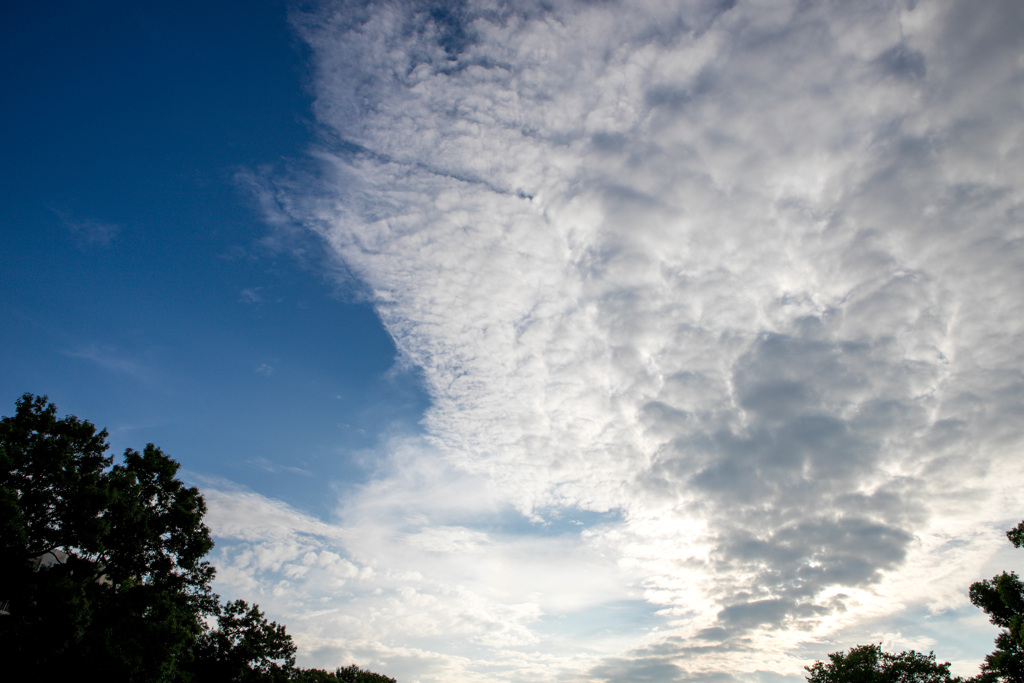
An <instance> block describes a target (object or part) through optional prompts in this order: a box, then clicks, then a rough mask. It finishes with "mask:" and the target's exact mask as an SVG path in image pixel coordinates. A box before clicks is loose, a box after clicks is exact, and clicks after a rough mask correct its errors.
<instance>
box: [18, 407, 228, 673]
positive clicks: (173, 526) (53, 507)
mask: <svg viewBox="0 0 1024 683" xmlns="http://www.w3.org/2000/svg"><path fill="white" fill-rule="evenodd" d="M106 437H107V432H106V431H105V430H102V431H97V430H96V428H95V426H93V424H92V423H90V422H88V421H85V420H79V419H78V418H77V417H75V416H73V415H69V416H66V417H64V418H63V419H58V417H57V409H56V406H54V405H53V404H52V403H50V402H49V401H48V400H47V398H46V397H45V396H43V397H34V396H32V395H31V394H25V395H24V396H23V397H22V398H21V399H19V400H18V401H17V410H16V413H15V415H14V416H13V417H5V418H3V420H0V512H2V513H3V523H2V526H0V591H2V592H3V593H4V594H3V595H0V601H3V602H5V603H6V610H5V611H6V612H7V614H5V615H3V617H2V619H0V653H3V654H4V655H7V656H6V657H5V658H4V661H5V662H12V663H16V664H17V665H18V666H20V667H22V668H23V669H24V670H26V671H29V670H33V669H36V670H38V667H41V666H47V667H54V666H61V665H73V666H78V667H81V666H83V665H85V666H89V667H90V668H95V669H96V670H103V671H105V672H106V673H107V674H108V675H109V676H111V677H113V678H120V679H124V680H153V681H164V680H175V679H176V678H177V677H178V676H179V675H180V673H181V667H182V665H183V664H184V663H186V662H187V661H188V660H189V659H191V650H192V645H193V643H194V642H195V639H196V638H197V637H198V636H199V634H200V633H201V632H202V630H203V621H202V616H203V614H204V613H205V612H206V611H208V610H209V609H210V606H211V605H214V604H215V603H216V598H215V596H213V594H212V592H211V591H210V581H211V580H212V578H213V573H214V571H213V568H212V567H211V566H210V565H209V563H208V562H205V561H203V559H202V558H203V556H204V555H206V553H207V552H208V551H209V550H210V548H212V547H213V541H212V540H211V538H210V532H209V529H207V528H206V526H205V525H203V523H202V519H203V515H204V514H205V512H206V505H205V503H204V502H203V498H202V496H201V495H200V494H199V491H198V490H197V489H195V488H189V487H186V486H185V485H184V484H182V483H181V481H179V480H178V479H177V478H175V475H176V474H177V471H178V467H179V466H178V463H176V462H175V461H173V460H172V459H170V458H169V457H167V456H166V455H165V454H164V453H163V452H162V451H161V450H160V449H159V448H156V447H155V446H153V445H152V444H150V445H148V446H146V448H145V450H144V451H143V453H141V454H140V453H138V452H136V451H132V450H128V451H126V452H125V454H124V458H123V463H119V464H116V465H114V464H113V459H112V458H110V457H108V456H107V455H106V451H107V449H108V446H107V442H106Z"/></svg>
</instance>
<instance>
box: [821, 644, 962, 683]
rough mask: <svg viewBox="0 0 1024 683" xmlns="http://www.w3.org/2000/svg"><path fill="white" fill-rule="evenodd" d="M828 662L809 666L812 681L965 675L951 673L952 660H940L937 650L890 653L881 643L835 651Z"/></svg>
mask: <svg viewBox="0 0 1024 683" xmlns="http://www.w3.org/2000/svg"><path fill="white" fill-rule="evenodd" d="M828 658H829V662H828V663H827V664H826V663H823V662H815V663H814V666H808V667H804V668H805V669H807V680H808V682H809V683H951V682H955V681H962V680H963V679H961V678H959V677H957V676H952V675H951V674H950V673H949V662H946V663H944V664H939V663H937V662H936V661H935V654H934V653H929V654H927V655H925V654H921V653H920V652H914V651H913V650H911V651H910V652H901V653H899V654H891V653H889V652H885V651H884V650H882V648H881V647H880V646H878V645H860V646H857V647H855V648H852V649H851V650H850V651H849V652H848V653H847V652H833V653H832V654H830V655H829V656H828Z"/></svg>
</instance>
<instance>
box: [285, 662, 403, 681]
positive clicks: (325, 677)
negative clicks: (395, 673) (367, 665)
mask: <svg viewBox="0 0 1024 683" xmlns="http://www.w3.org/2000/svg"><path fill="white" fill-rule="evenodd" d="M292 680H293V681H296V682H297V683H396V681H395V679H394V678H389V677H387V676H383V675H381V674H375V673H373V672H372V671H367V670H366V669H360V668H359V667H358V666H356V665H355V664H350V665H349V666H346V667H342V668H340V669H337V670H336V671H334V672H333V673H328V672H326V671H324V670H323V669H302V670H298V671H296V673H295V675H294V676H293V677H292Z"/></svg>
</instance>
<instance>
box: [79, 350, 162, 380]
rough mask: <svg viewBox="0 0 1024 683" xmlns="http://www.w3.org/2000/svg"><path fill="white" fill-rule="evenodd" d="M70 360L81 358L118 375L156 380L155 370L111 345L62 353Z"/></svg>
mask: <svg viewBox="0 0 1024 683" xmlns="http://www.w3.org/2000/svg"><path fill="white" fill-rule="evenodd" d="M62 353H63V354H64V355H65V356H68V357H70V358H80V359H82V360H87V361H90V362H92V363H95V364H96V365H98V366H100V367H101V368H104V369H106V370H110V371H113V372H116V373H121V374H125V375H129V376H130V377H133V378H135V379H137V380H142V381H149V380H151V379H153V378H154V373H155V371H154V369H153V368H151V367H150V366H149V365H147V364H146V363H145V362H144V361H142V360H139V359H138V358H136V357H135V356H133V355H131V354H127V353H125V352H123V351H121V350H119V349H117V348H115V347H113V346H111V345H109V344H89V345H86V346H78V347H74V348H71V349H67V350H65V351H62Z"/></svg>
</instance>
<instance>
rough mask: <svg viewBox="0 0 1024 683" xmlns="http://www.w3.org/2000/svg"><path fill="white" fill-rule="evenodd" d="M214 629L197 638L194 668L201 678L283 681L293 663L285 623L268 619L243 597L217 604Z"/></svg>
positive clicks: (290, 643) (242, 681)
mask: <svg viewBox="0 0 1024 683" xmlns="http://www.w3.org/2000/svg"><path fill="white" fill-rule="evenodd" d="M216 614H217V628H216V629H213V630H208V631H207V632H205V633H204V634H203V635H202V637H200V639H199V643H198V645H197V648H196V658H195V664H194V670H195V672H196V674H197V676H196V677H197V678H198V679H199V680H200V681H223V682H224V683H227V682H229V681H237V682H238V683H246V682H248V681H286V680H289V679H290V676H291V674H292V670H293V669H294V666H295V645H294V643H292V639H291V636H289V635H288V634H287V633H286V632H285V630H284V626H281V625H279V624H277V623H276V622H268V621H267V620H266V618H265V617H264V616H263V612H261V611H260V609H259V607H257V606H256V605H253V606H252V607H250V606H249V605H248V604H247V603H246V602H245V601H244V600H235V601H233V602H229V603H227V604H226V605H224V606H218V607H217V609H216Z"/></svg>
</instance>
